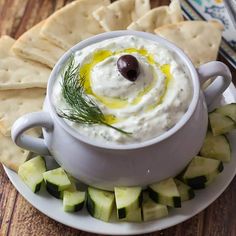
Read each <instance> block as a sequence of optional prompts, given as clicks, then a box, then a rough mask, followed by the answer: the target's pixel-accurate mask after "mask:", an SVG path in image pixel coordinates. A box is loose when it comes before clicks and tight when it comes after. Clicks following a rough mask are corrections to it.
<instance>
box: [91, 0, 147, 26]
mask: <svg viewBox="0 0 236 236" xmlns="http://www.w3.org/2000/svg"><path fill="white" fill-rule="evenodd" d="M150 8H151V6H150V1H149V0H118V1H115V2H113V3H112V4H110V5H109V6H104V7H100V8H99V9H97V10H96V11H94V12H93V16H94V18H95V19H96V20H97V21H98V22H99V23H100V25H101V26H102V27H103V29H104V30H105V31H112V30H123V29H126V28H127V27H128V26H129V25H130V24H131V23H132V22H133V21H136V20H137V19H138V18H140V17H142V16H143V15H144V14H145V13H147V12H148V11H149V10H150Z"/></svg>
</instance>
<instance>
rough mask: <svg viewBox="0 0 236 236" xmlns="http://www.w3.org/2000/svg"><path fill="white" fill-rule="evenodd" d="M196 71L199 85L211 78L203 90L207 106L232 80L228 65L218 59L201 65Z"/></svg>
mask: <svg viewBox="0 0 236 236" xmlns="http://www.w3.org/2000/svg"><path fill="white" fill-rule="evenodd" d="M197 72H198V75H199V78H200V84H201V85H202V84H203V83H204V82H206V81H207V80H209V79H212V82H211V84H210V85H209V86H208V87H207V88H206V89H205V91H204V95H205V98H206V104H207V106H208V107H209V106H210V105H211V104H212V103H213V102H214V101H215V100H216V99H217V98H218V97H219V96H220V95H221V94H222V93H223V92H224V91H225V90H226V89H227V88H228V87H229V85H230V83H231V80H232V75H231V72H230V70H229V68H228V66H226V65H225V64H224V63H222V62H220V61H212V62H208V63H206V64H204V65H201V66H200V67H199V68H198V69H197Z"/></svg>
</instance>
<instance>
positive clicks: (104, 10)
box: [0, 0, 223, 171]
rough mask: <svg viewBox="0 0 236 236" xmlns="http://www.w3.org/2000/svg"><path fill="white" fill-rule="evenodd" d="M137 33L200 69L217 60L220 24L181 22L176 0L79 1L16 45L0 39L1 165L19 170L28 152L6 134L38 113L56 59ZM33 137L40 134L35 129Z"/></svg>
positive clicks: (10, 41) (55, 15)
mask: <svg viewBox="0 0 236 236" xmlns="http://www.w3.org/2000/svg"><path fill="white" fill-rule="evenodd" d="M125 29H129V30H137V31H144V32H149V33H153V34H157V35H159V36H161V37H164V38H166V39H168V40H170V41H171V42H173V43H175V44H176V45H177V46H179V47H180V48H182V49H183V51H184V52H185V53H186V54H187V55H188V56H189V57H190V59H191V60H192V62H193V64H194V65H195V66H196V67H198V66H200V65H201V64H204V63H206V62H208V61H212V60H215V59H216V57H217V53H218V50H219V45H220V41H221V33H222V30H223V27H222V25H221V24H219V23H218V22H213V21H212V22H204V21H184V19H183V16H182V13H181V8H180V4H179V1H178V0H172V2H171V3H170V5H169V6H160V7H157V8H154V9H151V6H150V0H117V1H113V2H112V3H111V2H110V0H77V1H74V2H72V3H70V4H68V5H66V6H65V7H63V8H61V9H60V10H58V11H56V12H55V13H53V14H52V15H51V16H50V17H49V18H48V19H46V20H44V21H42V22H40V23H39V24H37V25H35V26H34V27H33V28H31V29H30V30H28V31H27V32H25V33H24V34H23V35H22V36H21V37H20V38H19V39H17V40H15V39H13V38H11V37H9V36H2V37H1V38H0V101H1V106H0V162H1V163H3V164H4V165H6V166H7V167H9V168H11V169H13V170H15V171H17V170H18V167H19V165H20V164H21V163H23V162H24V161H25V160H26V159H27V157H28V154H29V153H28V151H25V150H21V149H20V148H18V147H17V146H16V145H15V144H13V142H12V140H11V137H10V134H11V127H12V125H13V123H14V121H15V120H16V119H17V118H19V117H20V116H22V115H24V114H26V113H29V112H34V111H39V110H41V109H42V105H43V101H44V98H45V94H46V86H47V80H48V78H49V75H50V72H51V70H52V68H53V67H54V65H55V64H56V62H57V61H58V59H59V58H60V57H61V56H62V55H63V54H64V52H65V51H66V50H68V49H69V48H71V47H72V46H73V45H75V44H77V43H78V42H80V41H82V40H84V39H86V38H88V37H91V36H94V35H96V34H99V33H103V32H106V31H113V30H125ZM33 133H34V134H35V135H39V132H38V131H37V130H34V131H33Z"/></svg>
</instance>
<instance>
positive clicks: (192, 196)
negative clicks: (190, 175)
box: [188, 188, 195, 200]
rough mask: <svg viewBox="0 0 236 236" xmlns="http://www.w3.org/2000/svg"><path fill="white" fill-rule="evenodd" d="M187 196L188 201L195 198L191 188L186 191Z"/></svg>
mask: <svg viewBox="0 0 236 236" xmlns="http://www.w3.org/2000/svg"><path fill="white" fill-rule="evenodd" d="M188 196H189V199H188V200H191V199H193V198H194V197H195V193H194V191H193V189H192V188H190V189H189V190H188Z"/></svg>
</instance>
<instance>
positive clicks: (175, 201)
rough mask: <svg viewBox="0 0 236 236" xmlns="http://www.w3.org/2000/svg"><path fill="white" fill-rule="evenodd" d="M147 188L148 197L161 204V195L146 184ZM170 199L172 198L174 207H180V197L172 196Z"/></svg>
mask: <svg viewBox="0 0 236 236" xmlns="http://www.w3.org/2000/svg"><path fill="white" fill-rule="evenodd" d="M147 190H148V192H149V197H150V198H151V199H152V200H153V201H154V202H156V203H159V204H162V203H161V202H160V198H161V196H160V195H159V194H158V193H157V192H155V191H153V190H152V188H150V187H149V186H148V188H147ZM172 200H173V207H175V208H180V207H181V198H180V197H177V196H174V197H172Z"/></svg>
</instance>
